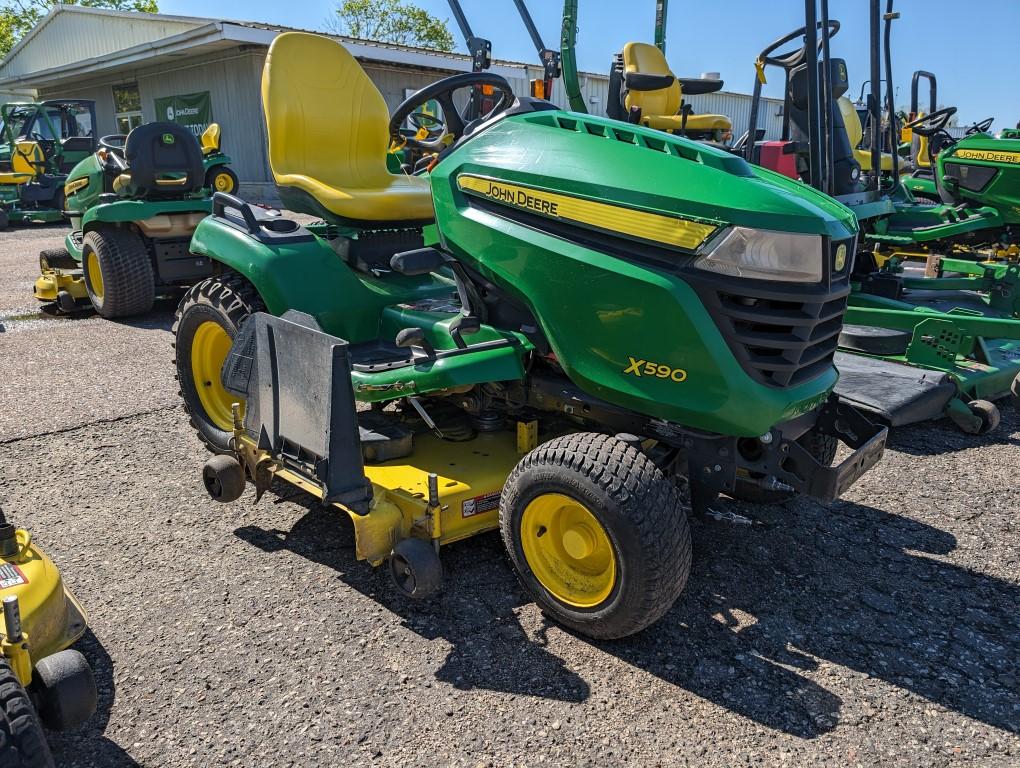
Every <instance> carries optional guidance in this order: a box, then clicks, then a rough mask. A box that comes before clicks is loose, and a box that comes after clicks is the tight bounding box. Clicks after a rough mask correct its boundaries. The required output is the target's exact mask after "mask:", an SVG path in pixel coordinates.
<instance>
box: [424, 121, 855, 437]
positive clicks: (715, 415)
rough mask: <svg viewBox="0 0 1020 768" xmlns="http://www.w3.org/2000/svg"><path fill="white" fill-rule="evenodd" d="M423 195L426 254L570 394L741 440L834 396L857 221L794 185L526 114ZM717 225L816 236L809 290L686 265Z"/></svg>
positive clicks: (716, 156) (737, 165)
mask: <svg viewBox="0 0 1020 768" xmlns="http://www.w3.org/2000/svg"><path fill="white" fill-rule="evenodd" d="M432 189H433V197H434V200H435V206H436V221H437V224H438V228H439V233H440V239H441V241H442V243H443V245H444V247H445V248H446V249H447V250H449V251H450V252H452V253H454V254H455V255H456V256H457V258H458V260H459V261H461V262H462V263H463V264H464V265H465V266H466V268H468V269H469V270H473V271H475V272H477V273H478V274H479V275H481V276H482V277H483V278H484V279H485V280H488V281H491V282H492V283H493V285H494V286H495V287H496V288H498V292H499V294H500V298H499V299H498V300H497V299H493V300H492V302H493V303H492V307H491V310H490V311H491V312H494V313H497V314H498V313H505V312H511V311H518V313H519V315H520V316H522V317H525V318H533V319H534V322H535V323H536V324H537V325H538V326H539V327H540V331H541V334H542V336H543V337H544V339H546V340H547V341H548V346H549V350H548V353H549V354H550V355H552V356H554V357H555V359H556V360H557V361H558V362H559V363H560V365H561V366H562V367H563V369H564V371H565V372H566V373H567V375H568V376H569V377H570V378H571V379H572V380H573V381H574V383H576V384H577V385H578V386H579V387H581V388H582V389H584V390H585V391H588V392H590V393H592V394H595V395H597V396H599V397H602V398H603V399H605V400H607V401H609V402H611V403H614V404H616V405H619V406H621V407H626V408H630V409H634V410H637V411H639V412H642V413H647V414H650V415H654V416H659V417H661V418H664V419H668V420H671V421H677V422H679V423H684V424H690V425H692V426H696V427H699V428H703V429H706V430H710V431H715V432H722V433H728V434H737V435H747V436H756V435H761V434H763V433H764V432H766V431H768V430H769V429H770V428H772V427H773V426H774V425H775V424H777V423H779V422H781V421H783V420H785V419H789V418H794V417H796V416H798V415H800V414H802V413H805V412H807V411H808V410H811V409H812V408H814V407H815V406H817V405H818V403H819V402H820V401H821V400H822V399H824V398H825V396H826V395H827V394H828V392H829V391H830V390H831V388H832V386H833V385H834V384H835V382H836V378H837V374H836V371H835V368H834V367H833V365H832V362H831V361H832V355H833V354H834V352H835V345H836V336H837V335H838V333H839V327H840V325H841V322H842V312H843V310H844V309H845V303H846V295H847V294H848V293H849V281H848V273H849V268H850V266H851V265H850V264H849V263H848V262H849V261H850V258H849V257H848V254H852V253H853V244H854V239H855V238H856V235H857V223H856V219H855V218H854V215H853V213H852V212H851V211H850V210H849V209H847V208H846V207H844V206H842V205H841V204H839V203H838V202H836V201H834V200H833V199H831V198H829V197H827V196H825V195H822V194H820V193H818V192H817V191H815V190H813V189H811V188H810V187H807V186H806V185H804V184H801V183H800V182H797V181H794V180H791V179H788V178H786V177H783V176H780V175H778V174H774V173H771V172H769V171H766V170H763V169H761V168H756V167H752V166H751V165H749V164H748V163H746V162H745V161H744V160H743V159H742V158H739V157H736V156H734V155H731V154H729V153H726V152H723V151H721V150H717V149H715V148H713V147H710V146H707V145H704V144H699V143H696V142H693V141H689V140H686V139H682V138H678V137H671V136H668V135H665V134H663V133H661V132H658V131H653V130H650V129H644V128H641V127H639V126H633V125H629V124H624V123H620V122H617V121H613V120H609V119H605V118H598V117H593V116H589V115H581V114H577V113H569V112H562V111H558V110H542V111H537V112H530V113H527V114H518V115H513V116H508V117H505V118H503V119H501V120H498V121H497V122H495V123H494V124H492V125H491V126H489V127H488V128H486V129H485V130H483V131H481V132H479V133H478V134H477V135H475V136H474V137H472V138H470V139H469V140H467V141H464V142H463V143H462V144H461V145H460V146H458V147H457V148H456V149H455V150H454V151H453V152H451V153H450V155H449V156H447V157H446V158H445V159H444V160H443V161H442V162H441V163H439V165H438V166H437V167H436V169H435V171H433V173H432ZM732 226H741V227H747V228H753V229H759V230H770V231H778V232H783V233H791V234H802V235H818V236H819V245H818V258H819V259H820V260H821V261H822V262H823V266H824V269H822V270H821V271H822V273H823V275H824V277H823V279H822V280H821V281H820V282H818V283H789V282H781V281H776V280H760V279H750V278H747V277H728V276H725V275H719V274H717V273H714V272H709V271H706V270H702V269H698V268H696V267H694V266H693V265H694V262H695V261H696V260H697V259H698V257H699V256H700V255H702V254H704V253H706V252H707V251H709V250H711V249H712V248H713V247H714V246H715V245H716V244H717V243H718V242H719V241H720V240H721V239H722V238H723V237H725V236H726V234H727V233H728V232H730V231H731V230H730V228H731V227H732ZM511 307H513V308H514V309H511ZM523 322H524V323H525V324H527V323H529V322H531V319H526V320H524V321H523ZM791 329H793V331H792V332H791ZM784 334H790V337H789V338H785V337H784ZM756 337H760V339H761V343H760V344H758V343H755V338H756ZM803 339H810V340H811V341H810V343H805V342H804V341H803Z"/></svg>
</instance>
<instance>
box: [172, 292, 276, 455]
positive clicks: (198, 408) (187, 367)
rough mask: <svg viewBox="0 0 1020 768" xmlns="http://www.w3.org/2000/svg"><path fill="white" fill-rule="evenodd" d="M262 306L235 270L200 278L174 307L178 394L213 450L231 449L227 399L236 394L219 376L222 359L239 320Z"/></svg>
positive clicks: (200, 434)
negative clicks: (204, 278)
mask: <svg viewBox="0 0 1020 768" xmlns="http://www.w3.org/2000/svg"><path fill="white" fill-rule="evenodd" d="M265 308H266V307H265V304H264V303H263V302H262V299H261V298H260V297H259V295H258V292H257V291H256V290H255V287H254V286H253V285H252V284H251V283H249V282H248V281H247V280H245V279H244V278H243V277H241V276H240V275H238V274H227V275H220V276H218V277H210V278H207V279H206V280H203V281H202V282H201V283H198V284H197V285H194V286H192V287H191V289H190V290H189V291H188V292H187V293H186V294H184V298H182V299H181V303H180V305H179V306H178V307H177V315H176V317H175V319H174V326H173V334H174V344H173V346H174V364H175V365H176V367H177V382H178V384H179V386H180V390H179V394H180V396H181V399H182V400H183V401H184V402H183V404H184V410H185V411H186V412H187V413H188V416H189V417H190V419H191V426H193V427H194V428H195V430H196V431H197V432H198V437H199V439H200V440H201V441H202V442H203V443H205V445H206V447H207V448H209V450H210V451H213V452H214V453H226V452H228V451H229V450H230V439H231V438H232V437H233V418H232V415H231V405H232V404H233V403H234V402H236V401H237V400H238V397H237V396H236V395H232V394H230V393H229V392H227V391H226V389H224V387H223V383H222V382H221V381H220V372H221V370H222V368H223V363H224V361H225V360H226V358H227V353H228V352H229V351H230V345H231V344H232V343H233V340H234V337H235V336H236V335H237V332H238V330H239V329H240V328H241V325H242V324H243V323H244V322H245V321H246V320H247V319H248V318H249V317H250V316H251V315H253V314H255V313H256V312H264V311H265ZM241 405H242V407H243V405H244V403H243V402H242V403H241Z"/></svg>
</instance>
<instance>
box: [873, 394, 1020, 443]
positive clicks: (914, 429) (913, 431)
mask: <svg viewBox="0 0 1020 768" xmlns="http://www.w3.org/2000/svg"><path fill="white" fill-rule="evenodd" d="M996 405H997V406H998V407H999V413H1000V414H1001V417H1002V422H1001V423H1000V424H999V426H998V428H997V429H996V430H994V431H993V432H991V433H989V434H987V435H981V436H978V435H968V434H967V433H965V432H963V431H962V430H961V429H959V428H958V427H957V426H956V425H955V424H953V422H952V421H950V420H949V419H939V420H938V421H925V422H921V423H920V424H910V425H908V426H904V427H893V428H892V429H890V430H889V442H888V443H887V445H886V447H887V448H888V449H889V450H893V451H898V452H899V453H906V454H908V455H910V456H938V455H941V454H950V453H959V452H961V451H968V450H971V449H976V448H982V447H984V446H987V445H1014V446H1020V435H1018V433H1020V415H1018V414H1017V411H1016V409H1015V408H1014V407H1013V406H1012V404H1011V403H1010V400H1009V398H1008V397H1007V398H1002V399H1000V400H998V401H997V402H996Z"/></svg>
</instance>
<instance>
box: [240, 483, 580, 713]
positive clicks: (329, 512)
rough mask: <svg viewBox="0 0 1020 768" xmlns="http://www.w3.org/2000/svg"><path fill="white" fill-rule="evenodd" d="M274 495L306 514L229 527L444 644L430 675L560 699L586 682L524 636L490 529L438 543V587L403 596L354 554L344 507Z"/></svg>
mask: <svg viewBox="0 0 1020 768" xmlns="http://www.w3.org/2000/svg"><path fill="white" fill-rule="evenodd" d="M274 490H276V491H278V492H279V494H280V495H279V496H278V497H277V499H278V502H294V503H297V504H300V505H301V506H304V507H305V508H306V509H307V513H306V514H305V515H304V516H303V517H302V518H301V519H300V520H298V522H297V523H296V524H295V525H294V527H293V528H291V529H290V530H289V531H282V530H267V529H264V528H260V527H257V526H245V527H242V528H238V529H237V530H236V531H234V534H235V535H236V536H237V537H238V538H240V539H242V540H243V541H245V542H247V543H248V544H251V545H252V546H254V547H256V548H258V549H260V550H262V551H264V552H268V553H272V552H278V551H281V550H285V551H289V552H293V553H295V554H297V555H300V556H301V557H304V558H306V559H308V560H310V561H312V562H315V563H320V564H322V565H325V566H327V567H329V568H331V569H333V570H334V571H336V572H337V574H338V575H339V578H340V580H341V581H342V582H343V583H345V584H347V585H348V586H350V587H352V588H353V589H356V590H358V591H359V592H361V593H362V594H364V595H366V596H367V597H369V598H371V599H372V600H374V601H376V602H377V603H378V604H379V605H381V606H382V607H384V608H385V609H387V610H389V611H391V612H392V613H393V614H395V615H397V616H399V617H400V619H401V623H402V624H403V626H405V627H407V628H408V629H410V630H412V631H413V632H415V633H417V634H418V635H420V636H421V637H422V638H424V639H426V640H436V639H443V640H445V641H446V642H448V643H449V644H450V645H451V646H452V647H451V649H450V651H449V653H448V654H447V657H446V659H445V661H444V663H443V665H442V666H441V667H440V668H439V670H438V671H437V672H436V679H437V680H438V681H440V682H444V683H448V684H450V685H451V686H453V687H454V688H456V689H458V690H463V691H468V690H472V689H476V688H478V689H483V690H491V691H498V692H502V693H509V694H520V695H528V696H536V697H541V698H548V699H554V700H558V701H565V702H581V701H584V700H585V699H587V698H588V696H589V693H590V691H589V687H588V684H587V683H586V682H585V681H584V680H583V679H582V678H581V677H580V676H578V675H577V673H575V672H573V671H571V670H569V669H567V668H566V666H565V665H564V662H563V660H562V659H560V658H559V657H558V656H556V655H554V654H553V653H550V652H549V651H547V650H546V649H545V647H544V639H541V638H540V640H539V641H538V642H533V641H531V640H530V639H529V638H528V637H527V635H526V634H525V632H524V630H523V629H522V628H521V626H520V624H519V623H518V620H517V617H516V615H515V613H514V609H515V608H517V607H519V606H521V605H524V604H526V603H527V602H528V599H527V598H526V597H525V596H524V594H523V593H522V591H521V589H520V587H519V585H518V583H517V580H516V578H515V577H514V575H513V573H512V572H511V570H510V568H509V566H508V565H507V564H506V562H505V559H504V557H503V549H502V546H503V545H502V541H501V540H500V538H499V535H498V534H497V533H492V534H485V535H482V536H476V537H474V538H472V539H470V540H469V541H468V542H466V543H460V544H453V545H450V546H447V547H444V548H443V569H444V581H443V589H442V591H441V592H440V593H439V594H438V595H436V596H434V597H432V598H429V599H426V600H421V601H416V600H410V599H408V598H406V597H404V596H403V595H402V594H401V593H399V592H398V591H397V589H396V587H394V586H393V584H392V583H391V581H390V577H389V573H388V571H387V570H386V568H385V566H383V567H380V568H372V567H371V566H369V565H367V564H366V563H364V562H359V561H358V560H357V559H356V557H355V550H354V528H353V525H352V524H351V522H350V519H349V518H348V517H347V515H346V514H344V513H342V512H340V511H338V510H336V509H335V508H332V507H326V506H324V505H322V504H320V503H319V502H318V500H317V499H315V498H313V497H311V496H306V495H305V494H302V493H300V492H297V493H295V492H294V491H293V490H292V489H290V488H287V487H286V486H284V487H283V488H281V487H279V486H277V488H276V489H274Z"/></svg>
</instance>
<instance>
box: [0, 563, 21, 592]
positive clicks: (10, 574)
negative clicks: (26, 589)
mask: <svg viewBox="0 0 1020 768" xmlns="http://www.w3.org/2000/svg"><path fill="white" fill-rule="evenodd" d="M22 584H28V579H27V578H25V574H23V573H22V572H21V569H20V568H19V567H18V566H16V565H15V564H14V563H0V589H10V588H11V587H20V586H21V585H22Z"/></svg>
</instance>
